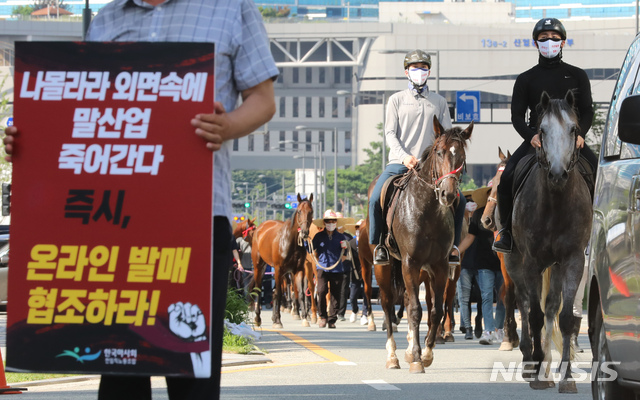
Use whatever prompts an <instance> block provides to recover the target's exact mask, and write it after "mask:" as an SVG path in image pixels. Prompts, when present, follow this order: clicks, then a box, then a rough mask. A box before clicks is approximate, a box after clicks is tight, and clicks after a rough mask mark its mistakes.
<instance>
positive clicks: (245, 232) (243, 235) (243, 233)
mask: <svg viewBox="0 0 640 400" xmlns="http://www.w3.org/2000/svg"><path fill="white" fill-rule="evenodd" d="M254 229H256V226H255V225H251V226H250V227H248V228H247V229H245V230H243V231H242V238H243V239H244V238H246V237H247V236H248V235H249V233H251V231H252V230H254Z"/></svg>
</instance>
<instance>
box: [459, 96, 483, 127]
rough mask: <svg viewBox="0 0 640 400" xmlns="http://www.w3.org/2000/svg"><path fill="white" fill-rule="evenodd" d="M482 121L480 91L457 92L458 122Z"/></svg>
mask: <svg viewBox="0 0 640 400" xmlns="http://www.w3.org/2000/svg"><path fill="white" fill-rule="evenodd" d="M471 121H476V122H480V91H477V90H472V91H460V92H456V122H471Z"/></svg>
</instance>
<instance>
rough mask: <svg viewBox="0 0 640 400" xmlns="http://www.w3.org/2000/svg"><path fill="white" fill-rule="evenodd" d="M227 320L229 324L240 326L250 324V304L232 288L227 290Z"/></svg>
mask: <svg viewBox="0 0 640 400" xmlns="http://www.w3.org/2000/svg"><path fill="white" fill-rule="evenodd" d="M225 318H226V319H227V320H228V321H229V322H233V323H234V324H238V325H239V324H241V323H243V322H249V304H247V301H246V300H245V299H244V298H243V297H242V295H240V293H238V291H236V290H235V289H232V288H229V289H228V290H227V307H226V310H225Z"/></svg>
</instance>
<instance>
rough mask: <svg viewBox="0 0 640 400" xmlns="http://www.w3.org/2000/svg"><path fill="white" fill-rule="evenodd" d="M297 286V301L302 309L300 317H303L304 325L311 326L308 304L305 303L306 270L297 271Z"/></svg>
mask: <svg viewBox="0 0 640 400" xmlns="http://www.w3.org/2000/svg"><path fill="white" fill-rule="evenodd" d="M296 288H297V292H298V297H297V299H296V302H297V303H298V307H299V310H300V316H299V318H301V319H302V326H305V327H309V326H311V325H310V324H309V321H308V320H307V304H306V303H305V301H306V299H305V297H306V296H305V294H304V270H299V271H298V272H296Z"/></svg>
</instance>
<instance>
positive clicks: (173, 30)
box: [4, 0, 278, 400]
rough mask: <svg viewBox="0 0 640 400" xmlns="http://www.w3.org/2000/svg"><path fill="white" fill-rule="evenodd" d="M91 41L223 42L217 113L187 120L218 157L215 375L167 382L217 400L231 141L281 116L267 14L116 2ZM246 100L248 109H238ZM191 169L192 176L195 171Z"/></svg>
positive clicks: (112, 393)
mask: <svg viewBox="0 0 640 400" xmlns="http://www.w3.org/2000/svg"><path fill="white" fill-rule="evenodd" d="M87 40H88V41H98V42H102V41H153V42H161V41H172V42H206V43H215V46H216V47H215V50H216V74H215V99H216V102H215V105H214V110H212V113H211V114H198V115H195V116H194V117H193V118H192V119H191V120H190V121H185V124H190V125H191V126H192V127H193V128H194V133H195V134H196V135H197V136H199V137H201V138H202V139H203V141H204V144H203V146H206V148H207V149H209V150H210V151H213V152H215V157H214V179H213V191H214V193H215V196H214V199H215V200H214V205H213V215H214V223H213V251H214V253H213V266H214V268H213V276H212V284H213V290H212V293H213V296H212V315H211V327H212V330H211V377H210V378H193V379H192V378H175V377H167V378H166V379H167V391H168V394H169V399H171V400H176V399H190V400H192V399H207V400H210V399H217V398H219V396H220V369H221V361H222V333H223V321H224V313H225V305H226V293H227V290H226V289H227V277H228V272H229V268H230V267H231V263H232V253H231V246H232V242H233V236H232V234H231V224H230V221H231V190H230V187H231V185H230V181H231V167H230V152H231V151H230V148H231V143H232V142H233V140H234V139H237V138H240V137H243V136H246V135H248V134H250V133H251V132H253V131H255V130H256V129H257V128H258V127H260V126H261V125H263V124H265V123H266V122H268V121H269V120H270V119H271V117H272V116H273V114H274V113H275V97H274V92H273V80H274V79H275V78H276V77H277V75H278V69H277V68H276V66H275V62H274V60H273V57H272V55H271V51H270V49H269V42H268V37H267V34H266V30H265V27H264V23H263V21H262V16H261V15H260V12H259V11H258V9H257V7H256V6H255V4H254V3H253V1H252V0H237V1H233V2H213V3H212V2H210V1H208V0H114V1H112V2H110V3H108V4H107V5H105V6H104V7H103V8H102V9H100V12H99V13H98V15H97V16H96V17H95V19H94V20H93V21H92V23H91V25H90V27H89V30H88V32H87ZM240 96H242V103H241V104H240V105H238V104H239V101H238V100H239V97H240ZM18 132H19V129H18V128H17V127H15V126H14V127H9V128H8V129H7V130H6V131H5V133H6V136H5V138H4V144H5V149H6V152H7V154H8V156H7V161H11V153H12V152H13V151H14V149H15V146H18V145H19V139H18V138H17V137H16V135H17V134H18ZM177 140H179V138H178V139H177ZM187 168H188V167H187V166H185V173H193V172H194V171H187ZM196 173H197V172H196ZM98 398H99V399H118V400H126V399H135V400H141V399H142V400H146V399H151V383H150V379H149V377H142V376H113V375H103V376H102V379H101V382H100V389H99V391H98Z"/></svg>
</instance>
